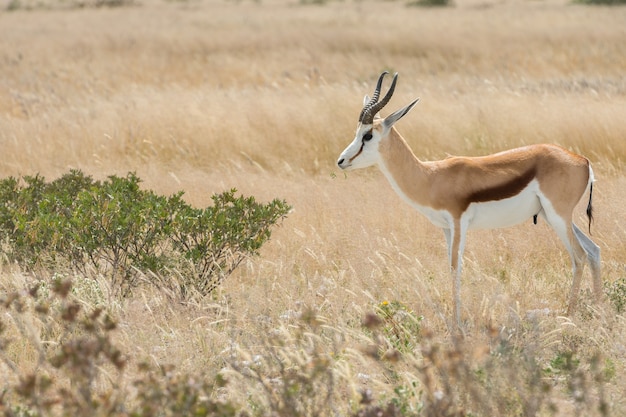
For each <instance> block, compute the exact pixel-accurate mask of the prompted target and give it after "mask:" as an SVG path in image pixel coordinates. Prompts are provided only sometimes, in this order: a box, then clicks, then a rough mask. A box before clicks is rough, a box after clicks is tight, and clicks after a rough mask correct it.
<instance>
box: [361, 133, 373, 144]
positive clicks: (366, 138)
mask: <svg viewBox="0 0 626 417" xmlns="http://www.w3.org/2000/svg"><path fill="white" fill-rule="evenodd" d="M370 139H372V132H367V133H366V134H364V135H363V140H364V141H365V142H367V141H369V140H370Z"/></svg>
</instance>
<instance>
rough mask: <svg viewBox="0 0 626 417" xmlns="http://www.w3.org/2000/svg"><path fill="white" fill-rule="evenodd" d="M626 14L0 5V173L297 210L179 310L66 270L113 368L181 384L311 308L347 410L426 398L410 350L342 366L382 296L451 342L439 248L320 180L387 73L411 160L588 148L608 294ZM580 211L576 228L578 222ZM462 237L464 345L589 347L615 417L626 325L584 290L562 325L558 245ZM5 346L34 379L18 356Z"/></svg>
mask: <svg viewBox="0 0 626 417" xmlns="http://www.w3.org/2000/svg"><path fill="white" fill-rule="evenodd" d="M624 21H626V9H624V8H604V7H598V8H596V7H583V6H575V5H571V4H562V3H559V2H553V1H546V2H510V3H505V4H501V3H497V2H484V3H480V4H476V3H470V2H468V3H465V2H458V4H457V6H456V7H454V8H446V9H421V8H407V7H405V5H404V4H402V3H400V2H371V1H365V2H356V3H329V4H327V5H324V6H322V7H302V6H298V5H297V4H289V3H286V2H281V1H272V2H260V3H248V2H243V3H233V2H221V1H206V2H191V1H189V2H178V3H164V2H156V1H154V2H153V1H149V2H143V3H142V4H141V5H136V6H133V7H128V8H118V9H97V10H94V9H86V10H62V11H59V10H56V11H50V10H42V9H35V10H29V11H26V10H18V11H14V12H10V13H9V12H3V13H0V28H1V29H0V32H1V33H2V38H3V41H2V43H0V73H1V74H2V77H0V147H1V149H2V152H1V154H2V158H1V159H0V175H2V176H8V175H29V174H34V173H37V172H38V173H41V174H42V175H45V176H46V177H48V178H53V177H55V176H58V175H60V174H62V173H64V172H66V171H67V170H68V169H69V168H80V169H82V170H83V171H85V172H86V173H88V174H91V175H94V176H95V177H104V176H107V175H110V174H114V173H116V174H119V173H125V172H127V171H136V172H137V173H138V175H139V176H140V177H141V178H143V179H144V180H145V183H144V185H145V186H146V187H149V188H151V189H154V190H156V191H157V192H160V193H165V194H169V193H173V192H175V191H178V190H184V191H185V193H186V194H185V195H186V197H187V199H188V200H189V201H190V202H192V203H193V204H195V205H199V206H200V205H207V204H209V203H210V195H211V194H212V193H214V192H220V191H222V190H224V189H228V188H231V187H236V188H238V189H239V190H240V191H241V192H242V193H243V194H247V195H249V194H251V195H255V196H256V197H257V198H258V199H260V200H269V199H272V198H274V197H280V198H285V199H286V200H287V201H288V202H289V203H290V204H291V205H293V206H294V211H293V212H292V213H291V215H290V216H289V218H288V219H287V220H286V222H285V223H284V225H283V227H281V228H280V229H278V230H276V232H275V233H274V235H273V239H272V241H271V242H270V243H269V244H268V245H267V246H266V247H264V248H263V250H262V253H261V256H260V257H258V258H254V259H250V260H249V261H248V262H247V263H246V264H245V265H244V266H243V267H242V268H241V269H240V270H239V271H238V272H237V273H236V274H235V275H233V276H232V277H230V278H229V280H228V281H226V282H225V284H224V285H223V287H222V288H221V289H220V292H219V294H218V295H217V296H216V297H215V298H214V299H213V300H204V301H201V302H198V303H196V304H192V305H186V306H182V305H179V304H177V303H175V302H172V300H171V299H169V298H168V297H167V295H166V294H164V293H162V292H159V291H158V290H155V289H151V288H144V289H141V290H139V291H138V292H137V293H136V294H135V295H134V296H133V297H131V298H129V299H123V300H119V299H115V298H113V297H111V296H109V293H110V291H109V289H108V287H107V285H108V284H107V282H106V280H105V279H103V278H102V277H86V278H88V279H85V277H74V279H75V281H76V282H77V285H78V288H79V290H78V291H79V297H80V299H81V300H82V302H83V303H84V304H85V305H93V306H95V305H105V306H107V308H109V309H111V310H112V311H113V312H114V314H116V315H117V316H118V317H119V319H120V322H121V325H120V328H119V330H118V333H117V338H118V342H119V343H120V344H121V346H122V347H124V348H125V350H126V352H128V354H129V355H130V358H131V362H133V361H135V362H138V361H141V360H143V359H145V358H149V359H150V360H151V361H153V362H154V363H158V364H164V363H173V364H176V365H177V369H179V370H181V371H190V372H191V371H194V370H198V369H205V370H209V371H210V372H217V371H219V370H220V369H222V368H223V367H225V366H226V363H227V362H228V358H229V356H228V355H230V354H231V353H232V352H233V351H234V350H237V349H239V350H242V351H245V352H247V353H249V354H250V355H255V354H257V353H258V352H263V351H265V350H267V349H268V346H267V345H268V343H269V342H268V340H267V337H266V336H265V335H267V334H268V330H271V329H277V331H278V332H279V333H280V332H286V333H287V335H286V336H285V338H286V339H288V340H291V339H289V338H290V337H295V336H294V333H293V332H292V331H293V328H294V326H295V324H294V323H295V320H297V319H295V317H297V316H298V315H299V314H300V313H302V312H306V311H308V310H309V309H312V310H314V311H315V312H316V313H317V314H318V315H319V316H320V317H321V320H323V322H324V325H325V326H327V327H328V329H332V332H334V333H336V334H338V335H340V334H343V335H344V336H343V339H341V340H339V341H337V340H336V339H332V341H329V340H327V339H323V340H322V342H320V343H322V346H325V347H326V348H327V349H328V350H329V351H333V349H338V352H339V353H338V352H334V351H333V352H331V353H332V354H331V353H329V355H330V357H332V358H333V360H336V362H333V363H334V364H335V365H336V366H337V367H338V368H340V369H339V370H340V371H341V372H339V371H337V372H339V374H340V375H341V381H342V383H343V384H345V386H346V387H347V388H346V389H347V392H346V393H344V395H345V397H347V398H351V399H352V400H353V401H357V402H358V398H359V395H360V394H359V390H361V389H363V388H370V389H372V390H373V391H374V392H375V394H376V395H377V396H378V397H377V398H379V399H383V398H387V399H389V398H392V397H393V396H394V395H395V394H394V392H395V391H394V390H395V389H396V388H397V387H398V386H400V385H402V386H404V385H407V386H411V384H412V383H413V382H415V381H418V383H417V385H416V388H415V392H416V395H419V393H420V390H421V392H422V394H423V393H424V392H425V391H427V389H426V388H425V385H424V384H425V382H424V381H422V380H420V378H419V369H416V368H415V367H414V365H415V364H416V363H421V362H420V361H423V360H424V355H425V353H424V351H420V350H419V349H418V348H416V349H415V351H412V352H411V353H410V355H409V356H414V357H415V361H409V360H407V361H406V362H403V363H400V364H398V365H396V366H397V367H398V368H396V369H395V371H394V372H395V375H396V376H395V377H393V378H392V377H390V375H389V372H388V369H386V368H385V367H384V366H383V367H377V365H373V364H372V362H371V361H370V360H369V359H368V357H367V355H364V354H360V353H358V352H361V350H360V349H361V348H362V347H363V345H364V344H366V342H367V341H366V340H364V338H365V336H364V333H363V331H362V329H361V319H362V318H363V317H364V315H366V314H367V313H368V312H371V311H373V310H374V309H375V308H376V307H377V306H378V305H379V304H380V303H381V302H383V301H392V300H396V301H399V302H401V303H403V304H404V305H406V306H408V307H409V308H410V309H411V310H412V311H413V312H414V313H415V314H416V315H419V316H423V321H422V322H421V325H422V327H423V328H424V329H427V331H426V332H425V334H428V335H429V336H428V337H429V338H430V339H427V340H429V341H430V342H432V343H433V344H441V345H443V346H450V345H451V344H452V345H453V343H452V342H451V339H450V338H449V334H450V333H449V324H450V323H449V319H450V318H451V316H452V315H451V305H452V302H451V301H452V300H451V286H452V284H451V282H450V280H449V277H448V271H447V267H446V262H445V259H446V255H445V250H446V249H445V244H444V239H443V235H442V233H441V232H440V231H438V230H437V229H436V228H434V227H433V226H431V225H430V224H428V223H427V221H426V220H425V219H423V218H421V217H419V216H418V215H417V214H416V213H415V212H414V211H412V210H411V209H410V208H409V207H406V206H405V205H403V204H402V203H401V201H400V199H399V198H398V197H397V196H396V195H395V194H394V193H393V191H392V190H391V189H390V187H389V186H388V185H387V184H386V182H385V180H384V179H383V178H382V176H381V175H380V174H379V173H378V172H376V171H375V170H369V171H363V172H354V173H350V174H349V175H347V176H344V174H343V173H340V172H338V170H337V169H336V168H335V165H334V164H335V160H336V158H337V156H338V155H339V153H340V152H341V150H342V149H343V148H344V147H345V146H346V145H347V144H348V143H349V142H350V140H351V139H352V135H353V134H354V128H355V126H356V118H357V116H358V113H359V111H360V109H361V102H362V97H363V95H364V94H366V93H367V94H371V90H372V87H373V85H372V84H373V83H374V82H375V79H376V77H377V75H378V74H379V72H380V71H381V70H383V69H389V70H392V71H398V72H399V73H400V79H399V84H398V87H397V90H396V94H395V96H394V99H393V100H392V102H391V103H390V104H389V109H388V111H392V110H394V108H399V107H401V106H403V105H405V104H406V103H408V102H409V101H410V100H412V99H414V98H415V97H418V96H419V97H421V101H420V104H419V105H418V106H417V107H416V108H415V109H414V110H413V111H412V112H411V114H410V115H409V116H407V117H405V118H404V119H403V120H402V122H401V123H400V124H399V125H398V129H399V130H400V132H401V133H402V134H404V136H405V137H406V138H407V141H408V142H409V143H410V145H411V146H412V148H413V149H414V150H415V152H416V154H417V155H418V156H419V157H421V158H424V159H438V158H443V157H445V156H446V155H448V154H472V155H478V154H485V153H489V152H494V151H497V150H501V149H505V148H508V147H513V146H518V145H522V144H529V143H538V142H553V143H559V144H561V145H563V146H566V147H568V148H571V149H574V150H576V151H578V152H581V153H583V154H585V155H586V156H588V157H589V158H590V159H591V160H592V162H593V165H594V169H595V172H596V177H597V184H596V186H595V188H594V204H595V208H596V222H595V223H594V224H593V226H592V232H593V239H594V240H595V241H597V242H598V244H599V245H600V246H601V248H602V254H603V268H604V269H603V277H604V280H605V281H606V282H613V281H616V280H618V279H620V278H623V277H624V274H625V273H626V264H625V261H624V260H625V259H626V250H625V246H624V242H625V241H626V228H625V226H624V224H623V219H624V218H626V208H625V207H624V204H622V202H623V193H624V191H625V190H626V176H625V175H624V161H625V158H626V142H625V141H624V138H626V123H625V122H624V121H625V120H626V77H625V76H624V68H626V42H624V39H626V29H624V25H623V22H624ZM577 215H579V218H578V219H577V221H578V223H579V224H582V223H583V222H584V219H583V208H582V207H581V208H580V210H579V211H578V213H577ZM467 246H468V249H467V255H466V261H465V265H466V267H465V271H464V278H463V284H462V302H463V315H464V317H465V320H466V323H467V329H466V333H467V335H466V341H467V345H464V346H466V349H467V350H466V351H465V353H468V352H470V353H471V352H474V351H476V352H479V351H482V350H481V349H482V348H483V347H485V346H486V347H487V348H489V347H493V346H492V345H491V343H492V339H490V337H491V336H490V331H491V329H496V331H498V332H501V334H502V335H503V337H507V338H509V339H507V340H513V341H514V342H515V343H517V344H516V346H517V347H519V348H520V349H521V348H522V347H523V346H527V345H528V344H529V343H530V344H532V345H533V346H535V345H536V350H535V352H534V353H535V355H536V358H535V359H536V360H537V361H538V363H540V364H547V363H549V362H550V360H552V359H554V358H556V357H558V355H559V354H560V353H561V352H567V351H574V352H576V354H577V356H578V357H580V358H582V359H583V360H587V359H589V360H590V358H593V357H594V355H597V354H598V353H600V354H601V355H602V358H603V360H604V361H607V362H606V364H610V366H612V369H613V373H612V376H611V377H610V378H608V380H607V382H606V386H605V389H606V394H605V395H606V396H607V397H608V399H609V400H608V401H609V403H610V406H611V410H613V414H614V415H619V414H620V413H623V412H624V410H625V409H626V406H625V401H626V392H625V391H624V378H623V375H624V370H625V367H626V359H625V356H624V346H625V345H626V339H625V336H624V334H626V333H625V331H624V330H625V328H626V323H625V322H624V317H623V315H622V316H616V314H615V312H614V310H613V309H612V307H611V306H610V305H603V306H600V307H593V306H592V305H591V304H589V299H590V297H589V296H587V295H586V294H587V292H588V289H589V286H590V282H589V281H590V280H589V279H587V278H586V281H585V283H584V290H583V294H582V297H581V298H582V302H581V308H580V312H579V313H578V314H577V315H575V316H574V317H571V318H563V317H561V314H562V313H563V312H564V307H565V305H566V300H567V296H568V290H569V282H570V278H569V274H570V265H569V259H568V258H567V254H566V252H565V251H564V250H563V249H562V247H561V244H560V242H559V241H558V239H557V238H556V236H554V234H553V233H552V231H551V230H550V229H549V228H548V227H547V226H546V225H545V224H542V223H541V222H540V224H538V225H537V226H534V225H532V224H531V223H530V222H529V223H527V224H524V225H521V226H519V227H515V228H512V229H506V230H497V231H479V232H474V233H471V234H470V236H469V239H468V245H467ZM70 275H71V274H70ZM35 279H36V277H31V276H29V275H28V274H25V273H22V272H20V271H19V269H18V268H14V267H13V266H7V265H5V266H3V269H2V271H1V272H0V284H1V287H2V288H3V289H4V290H5V291H8V290H9V289H11V288H22V287H25V286H27V285H28V284H29V283H30V282H32V281H33V280H35ZM94 288H95V289H94ZM529 312H530V313H529ZM290 326H291V327H290ZM290 329H291V330H290ZM334 333H333V334H334ZM296 342H297V341H294V342H293V343H294V344H296ZM430 342H428V343H430ZM294 349H295V348H294ZM424 349H425V348H424ZM468 354H469V353H468ZM11 355H12V357H13V358H14V360H15V361H16V362H17V363H18V364H19V365H20V366H21V367H24V368H25V369H26V368H28V367H29V366H32V361H33V352H32V351H29V350H27V349H25V350H21V351H20V350H15V351H12V352H11ZM469 356H470V359H471V360H472V361H475V362H472V363H473V364H479V363H481V362H480V361H481V360H482V359H481V358H482V356H480V355H478V356H479V357H473V356H472V355H469ZM340 357H341V360H339V358H340ZM468 360H469V359H468ZM584 363H589V361H587V362H584ZM29 364H30V365H29ZM608 366H609V365H607V367H608ZM585 369H586V370H589V369H588V368H585ZM589 372H591V371H589ZM499 377H500V378H502V379H503V380H502V381H501V382H502V383H504V382H505V381H504V380H505V379H506V378H507V376H506V374H501V375H500V376H499ZM127 378H128V380H129V381H130V380H132V372H131V375H128V376H127ZM546 379H547V380H549V381H550V383H554V384H555V387H556V388H555V390H554V391H552V392H553V395H554V402H555V403H556V408H557V409H558V410H559V411H558V413H557V414H558V415H572V414H573V413H574V412H580V413H585V412H588V413H590V414H594V413H595V414H596V415H598V414H599V411H598V409H597V399H598V396H599V395H600V394H598V392H596V391H593V390H590V398H589V399H588V406H587V408H584V407H583V408H581V405H580V404H577V403H576V402H575V401H574V400H572V397H571V396H570V395H569V394H568V392H567V386H565V383H564V382H563V381H561V382H559V380H558V378H555V379H550V378H548V377H546ZM495 382H498V381H495ZM127 383H128V382H127ZM248 389H252V388H248ZM244 394H245V391H244V390H243V389H242V390H241V391H239V392H234V393H230V394H229V395H232V396H233V397H237V396H245V395H244ZM240 399H241V400H242V401H244V402H245V398H243V399H242V398H240ZM415 401H416V402H417V400H415ZM337 406H338V407H339V405H337ZM343 406H346V405H345V404H344V405H342V407H343ZM343 410H346V409H345V408H343ZM581 410H582V411H581ZM541 413H542V414H540V415H544V414H545V415H549V414H550V412H549V410H548V409H547V408H544V409H542V411H541ZM511 415H513V413H512V414H511Z"/></svg>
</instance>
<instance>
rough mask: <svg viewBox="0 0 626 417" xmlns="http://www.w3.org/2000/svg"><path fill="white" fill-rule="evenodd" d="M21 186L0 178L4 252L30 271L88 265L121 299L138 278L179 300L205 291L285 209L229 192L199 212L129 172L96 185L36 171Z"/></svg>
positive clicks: (254, 248)
mask: <svg viewBox="0 0 626 417" xmlns="http://www.w3.org/2000/svg"><path fill="white" fill-rule="evenodd" d="M22 182H23V185H21V182H20V181H18V180H17V179H15V178H12V177H11V178H7V179H4V180H2V181H0V233H1V234H2V235H3V236H7V237H8V238H7V239H6V244H5V252H6V253H5V254H6V256H7V258H8V259H9V260H11V261H14V262H18V263H19V264H21V265H23V266H24V267H26V268H31V269H32V268H44V269H52V267H54V268H58V267H59V265H62V264H63V263H66V264H68V265H69V266H70V267H72V268H74V269H76V270H79V271H82V272H86V270H87V269H88V268H93V269H95V270H97V271H99V272H101V273H103V274H106V275H107V276H109V277H110V278H111V281H112V283H113V288H114V289H115V291H119V292H120V293H121V294H123V295H126V294H128V293H129V291H130V290H131V289H132V288H133V287H135V286H136V285H137V283H138V281H139V279H140V278H142V277H144V278H145V277H148V278H149V279H152V281H153V283H154V284H157V285H165V286H168V287H169V288H172V289H176V291H177V292H178V293H179V295H180V296H182V297H188V296H189V295H190V294H193V293H199V294H201V295H207V294H209V293H211V292H212V291H213V290H214V289H215V288H216V287H217V286H218V285H219V284H220V283H221V282H222V280H223V279H224V277H226V276H228V275H229V274H230V273H232V271H233V270H234V269H235V268H236V267H237V266H238V265H239V264H240V263H241V262H242V260H243V259H245V258H246V257H247V256H250V255H254V254H257V253H258V250H259V249H260V248H261V246H262V245H263V244H264V243H265V242H266V241H267V240H268V239H269V238H270V236H271V227H272V226H274V225H275V224H276V223H277V222H278V221H279V220H281V219H283V218H284V217H285V216H286V215H287V213H288V212H289V210H290V207H289V206H288V205H287V204H286V203H285V202H284V201H281V200H273V201H271V202H270V203H268V204H261V203H258V202H256V201H255V199H254V197H243V196H240V197H236V196H235V192H236V190H234V189H232V190H230V191H226V192H224V193H222V194H219V195H214V196H213V202H214V206H212V207H207V208H204V209H197V208H193V207H191V206H190V205H188V204H187V203H185V202H184V200H183V193H182V192H179V193H177V194H174V195H172V196H169V197H165V196H160V195H157V194H155V193H154V192H152V191H148V190H143V189H141V188H140V186H139V184H140V182H141V180H140V179H139V178H138V177H137V176H136V175H135V174H133V173H129V174H128V175H127V176H126V177H117V176H110V177H109V178H108V179H107V180H105V181H102V182H100V181H94V180H93V179H92V178H91V177H89V176H86V175H84V174H83V173H82V172H81V171H78V170H72V171H70V172H69V173H68V174H66V175H64V176H62V177H60V178H59V179H57V180H54V181H52V182H50V183H47V182H46V181H45V179H44V178H43V177H40V176H35V177H28V176H27V177H24V178H22ZM181 277H182V278H181Z"/></svg>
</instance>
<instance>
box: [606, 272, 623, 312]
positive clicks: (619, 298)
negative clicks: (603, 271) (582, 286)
mask: <svg viewBox="0 0 626 417" xmlns="http://www.w3.org/2000/svg"><path fill="white" fill-rule="evenodd" d="M604 293H605V294H606V296H607V298H608V300H609V301H610V302H611V304H613V307H615V310H616V311H617V313H618V314H621V313H623V312H625V311H626V277H620V278H618V279H617V280H615V281H613V282H611V283H609V282H605V283H604Z"/></svg>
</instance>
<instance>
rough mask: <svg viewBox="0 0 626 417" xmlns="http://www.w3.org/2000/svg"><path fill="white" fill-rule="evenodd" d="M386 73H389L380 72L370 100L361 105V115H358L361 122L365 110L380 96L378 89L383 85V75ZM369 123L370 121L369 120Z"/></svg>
mask: <svg viewBox="0 0 626 417" xmlns="http://www.w3.org/2000/svg"><path fill="white" fill-rule="evenodd" d="M387 74H389V72H387V71H383V73H382V74H380V77H378V82H377V83H376V90H374V95H373V96H372V98H371V99H370V101H369V102H368V103H367V104H366V105H365V106H364V107H363V110H361V115H360V116H359V122H363V116H364V115H365V113H366V112H367V110H368V109H369V108H370V107H372V106H373V105H374V104H376V102H377V101H378V97H380V89H381V87H382V86H383V78H385V75H387ZM374 114H376V113H374ZM369 123H371V121H370V122H369Z"/></svg>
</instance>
